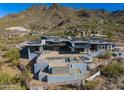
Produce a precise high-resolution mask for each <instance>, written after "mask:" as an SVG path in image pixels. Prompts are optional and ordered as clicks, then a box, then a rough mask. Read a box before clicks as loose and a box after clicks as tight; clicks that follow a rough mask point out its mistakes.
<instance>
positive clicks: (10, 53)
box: [5, 48, 20, 66]
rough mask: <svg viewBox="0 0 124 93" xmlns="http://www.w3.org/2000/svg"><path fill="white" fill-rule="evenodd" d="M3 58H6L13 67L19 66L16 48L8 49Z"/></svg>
mask: <svg viewBox="0 0 124 93" xmlns="http://www.w3.org/2000/svg"><path fill="white" fill-rule="evenodd" d="M5 57H6V58H8V59H9V60H10V61H11V62H12V64H13V65H16V66H17V65H18V64H19V59H20V53H19V50H18V49H16V48H12V49H9V50H8V51H7V52H6V53H5Z"/></svg>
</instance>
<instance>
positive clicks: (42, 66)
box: [34, 63, 48, 74]
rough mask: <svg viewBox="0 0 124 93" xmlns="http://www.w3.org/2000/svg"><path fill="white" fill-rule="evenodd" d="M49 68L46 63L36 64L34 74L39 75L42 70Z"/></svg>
mask: <svg viewBox="0 0 124 93" xmlns="http://www.w3.org/2000/svg"><path fill="white" fill-rule="evenodd" d="M47 66H48V64H46V63H42V64H37V63H35V64H34V74H36V73H38V72H39V71H40V70H43V69H45V68H46V67H47Z"/></svg>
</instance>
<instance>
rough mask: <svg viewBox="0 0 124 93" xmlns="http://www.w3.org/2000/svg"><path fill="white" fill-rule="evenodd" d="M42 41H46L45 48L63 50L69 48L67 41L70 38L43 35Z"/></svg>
mask: <svg viewBox="0 0 124 93" xmlns="http://www.w3.org/2000/svg"><path fill="white" fill-rule="evenodd" d="M41 41H42V42H44V45H43V46H44V49H45V50H61V49H67V48H68V45H67V43H68V41H69V39H67V38H62V37H59V36H44V37H41Z"/></svg>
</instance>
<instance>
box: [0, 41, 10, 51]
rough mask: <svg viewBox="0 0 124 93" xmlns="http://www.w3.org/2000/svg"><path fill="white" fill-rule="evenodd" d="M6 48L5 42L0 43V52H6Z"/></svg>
mask: <svg viewBox="0 0 124 93" xmlns="http://www.w3.org/2000/svg"><path fill="white" fill-rule="evenodd" d="M7 49H8V48H7V44H6V43H5V42H0V50H1V51H6V50H7Z"/></svg>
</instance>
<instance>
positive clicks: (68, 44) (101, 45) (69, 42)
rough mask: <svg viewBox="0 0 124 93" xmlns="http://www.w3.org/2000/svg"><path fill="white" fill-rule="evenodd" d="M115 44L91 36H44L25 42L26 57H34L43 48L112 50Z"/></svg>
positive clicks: (90, 50) (73, 51)
mask: <svg viewBox="0 0 124 93" xmlns="http://www.w3.org/2000/svg"><path fill="white" fill-rule="evenodd" d="M115 47H116V45H115V44H114V43H113V42H110V41H107V40H104V39H101V38H98V37H91V38H86V39H79V38H78V39H77V38H61V37H58V36H44V37H41V40H36V41H32V42H29V43H27V44H26V48H27V50H28V58H29V59H32V58H34V57H35V56H36V55H37V54H38V53H41V52H42V51H43V50H51V51H59V52H61V53H87V54H90V53H91V52H94V51H95V52H99V51H104V50H113V49H114V48H115Z"/></svg>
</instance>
